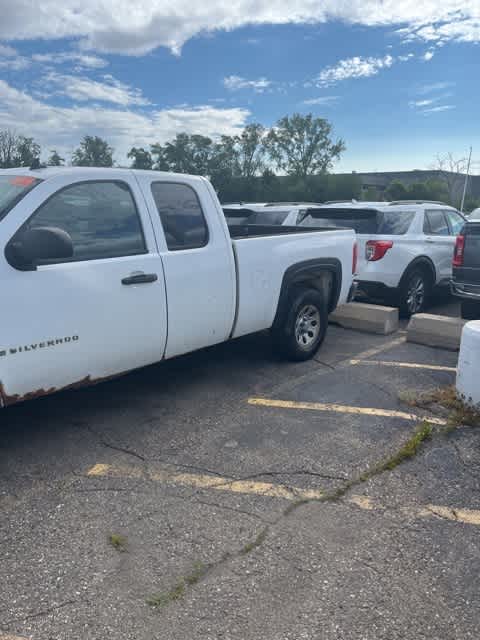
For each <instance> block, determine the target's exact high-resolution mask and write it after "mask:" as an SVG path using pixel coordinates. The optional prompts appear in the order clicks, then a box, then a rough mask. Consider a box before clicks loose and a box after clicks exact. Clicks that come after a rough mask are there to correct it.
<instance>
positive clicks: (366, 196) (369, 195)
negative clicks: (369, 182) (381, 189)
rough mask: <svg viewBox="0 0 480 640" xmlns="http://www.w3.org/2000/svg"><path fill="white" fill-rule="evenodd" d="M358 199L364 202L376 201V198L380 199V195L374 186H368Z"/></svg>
mask: <svg viewBox="0 0 480 640" xmlns="http://www.w3.org/2000/svg"><path fill="white" fill-rule="evenodd" d="M360 200H363V201H365V202H377V201H378V200H380V196H379V193H378V191H377V190H376V189H375V187H368V189H367V190H366V191H363V192H362V194H361V196H360Z"/></svg>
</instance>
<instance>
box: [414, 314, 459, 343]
mask: <svg viewBox="0 0 480 640" xmlns="http://www.w3.org/2000/svg"><path fill="white" fill-rule="evenodd" d="M464 325H465V320H462V319H461V318H448V317H446V316H435V315H432V314H430V313H417V314H416V315H414V316H412V318H411V320H410V322H409V324H408V327H407V342H415V343H416V344H425V345H427V346H429V347H441V348H443V349H451V350H453V351H458V349H459V348H460V339H461V336H462V329H463V327H464Z"/></svg>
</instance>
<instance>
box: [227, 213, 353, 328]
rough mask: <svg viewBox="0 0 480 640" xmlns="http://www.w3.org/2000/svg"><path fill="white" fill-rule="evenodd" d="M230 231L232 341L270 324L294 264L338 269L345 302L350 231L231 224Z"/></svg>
mask: <svg viewBox="0 0 480 640" xmlns="http://www.w3.org/2000/svg"><path fill="white" fill-rule="evenodd" d="M229 231H230V236H231V238H232V245H233V253H234V258H235V263H236V274H237V310H238V311H237V317H236V320H235V324H234V330H233V333H232V337H239V336H242V335H245V334H248V333H252V332H253V331H258V330H259V327H270V326H272V323H273V320H274V317H275V313H276V309H277V302H278V300H279V295H280V290H281V287H282V280H283V276H284V274H285V272H286V271H287V269H288V268H289V267H290V265H292V264H308V263H309V262H311V261H315V262H319V261H320V262H321V261H323V263H324V264H325V265H328V266H330V267H332V268H334V269H335V271H336V275H337V277H338V280H339V284H340V299H341V300H343V301H345V300H346V299H347V297H348V293H349V289H350V285H351V282H352V254H353V245H354V244H355V232H354V231H353V230H351V229H335V228H332V227H329V228H316V227H308V228H306V227H298V226H295V227H290V226H283V225H278V226H277V225H276V226H272V225H233V226H231V227H229Z"/></svg>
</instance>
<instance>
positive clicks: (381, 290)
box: [300, 201, 465, 316]
mask: <svg viewBox="0 0 480 640" xmlns="http://www.w3.org/2000/svg"><path fill="white" fill-rule="evenodd" d="M464 223H465V218H464V217H463V216H462V215H461V214H460V213H459V212H458V211H457V210H456V209H454V208H453V207H449V206H448V205H446V204H442V203H439V202H427V201H398V202H390V203H383V204H381V205H380V204H376V205H375V206H372V205H370V204H368V203H367V204H365V203H361V202H359V203H354V204H350V205H338V204H337V205H324V206H322V207H320V208H315V209H310V210H309V211H308V213H307V215H306V216H305V217H304V219H303V221H301V222H300V224H301V225H306V226H319V227H323V226H336V227H350V228H353V229H354V230H355V231H356V233H357V241H358V250H359V257H358V268H357V276H356V279H357V283H358V291H359V293H360V294H361V293H363V294H364V295H367V296H368V297H372V298H383V299H384V300H385V301H386V302H387V303H391V304H392V303H393V304H395V305H396V306H398V307H399V308H400V312H401V313H402V315H406V316H410V315H412V314H413V313H419V312H421V311H423V310H424V309H425V307H426V305H427V303H428V299H429V297H430V294H431V293H432V291H433V288H434V287H435V286H443V285H445V286H447V285H449V282H450V279H451V277H452V257H453V250H454V247H455V239H456V236H457V235H458V233H460V230H461V228H462V226H463V224H464Z"/></svg>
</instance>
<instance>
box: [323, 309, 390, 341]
mask: <svg viewBox="0 0 480 640" xmlns="http://www.w3.org/2000/svg"><path fill="white" fill-rule="evenodd" d="M330 322H334V323H336V324H339V325H340V326H341V327H343V328H344V329H357V330H359V331H368V332H369V333H379V334H381V335H388V334H389V333H393V332H394V331H397V330H398V309H395V308H393V307H382V306H380V305H376V304H364V303H362V302H350V303H348V304H343V305H340V306H339V307H337V309H336V310H335V311H334V312H333V313H332V314H331V315H330Z"/></svg>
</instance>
